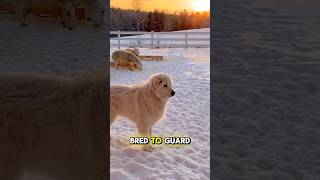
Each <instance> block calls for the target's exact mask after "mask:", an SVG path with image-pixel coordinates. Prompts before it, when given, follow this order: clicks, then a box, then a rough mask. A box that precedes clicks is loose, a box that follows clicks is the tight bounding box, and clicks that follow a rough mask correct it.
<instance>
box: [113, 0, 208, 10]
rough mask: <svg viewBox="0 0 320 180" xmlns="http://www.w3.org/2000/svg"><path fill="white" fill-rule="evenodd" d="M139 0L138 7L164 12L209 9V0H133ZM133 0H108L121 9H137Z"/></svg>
mask: <svg viewBox="0 0 320 180" xmlns="http://www.w3.org/2000/svg"><path fill="white" fill-rule="evenodd" d="M135 1H139V3H138V4H140V5H139V9H140V10H143V11H153V10H155V9H158V10H163V11H165V12H169V13H173V12H181V11H183V10H187V11H194V12H196V11H199V12H203V11H210V0H135ZM133 2H134V0H110V6H111V7H115V8H121V9H137V7H134V5H133V4H134V3H133Z"/></svg>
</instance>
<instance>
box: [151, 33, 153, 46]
mask: <svg viewBox="0 0 320 180" xmlns="http://www.w3.org/2000/svg"><path fill="white" fill-rule="evenodd" d="M153 39H154V38H153V31H151V48H153Z"/></svg>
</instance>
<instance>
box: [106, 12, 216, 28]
mask: <svg viewBox="0 0 320 180" xmlns="http://www.w3.org/2000/svg"><path fill="white" fill-rule="evenodd" d="M110 11H111V12H110V15H111V23H110V24H111V30H113V31H116V30H120V31H178V30H185V29H196V28H208V27H210V13H209V12H187V11H183V12H180V13H175V14H168V13H165V12H164V11H160V10H154V11H152V12H146V11H139V10H125V9H120V8H111V9H110Z"/></svg>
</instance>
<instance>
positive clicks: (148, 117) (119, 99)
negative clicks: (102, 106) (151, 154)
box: [110, 74, 175, 150]
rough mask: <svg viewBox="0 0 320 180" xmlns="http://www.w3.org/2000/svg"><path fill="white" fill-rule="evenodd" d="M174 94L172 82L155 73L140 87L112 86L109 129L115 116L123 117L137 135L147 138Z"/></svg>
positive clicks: (165, 76)
mask: <svg viewBox="0 0 320 180" xmlns="http://www.w3.org/2000/svg"><path fill="white" fill-rule="evenodd" d="M174 94H175V92H174V91H173V89H172V81H171V79H170V77H169V76H168V75H166V74H155V75H153V76H151V77H150V79H149V81H147V82H145V83H142V84H137V85H132V86H121V85H116V86H111V88H110V126H111V125H112V123H114V122H115V120H116V119H117V117H118V116H123V117H126V118H128V119H130V120H131V121H132V122H133V123H135V124H136V127H137V130H138V133H139V135H140V136H144V137H150V136H151V135H152V126H153V125H154V124H156V123H157V122H158V121H159V120H160V119H161V118H162V117H163V115H164V114H165V111H166V106H167V103H168V100H169V98H170V97H172V96H173V95H174ZM149 148H150V146H145V147H144V149H145V150H148V149H149Z"/></svg>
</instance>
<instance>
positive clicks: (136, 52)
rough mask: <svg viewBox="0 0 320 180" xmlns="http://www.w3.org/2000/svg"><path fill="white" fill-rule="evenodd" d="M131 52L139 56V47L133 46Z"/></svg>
mask: <svg viewBox="0 0 320 180" xmlns="http://www.w3.org/2000/svg"><path fill="white" fill-rule="evenodd" d="M133 53H134V54H135V55H136V56H139V49H138V48H136V47H134V48H133Z"/></svg>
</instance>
